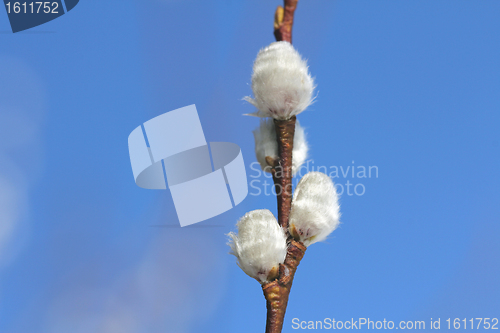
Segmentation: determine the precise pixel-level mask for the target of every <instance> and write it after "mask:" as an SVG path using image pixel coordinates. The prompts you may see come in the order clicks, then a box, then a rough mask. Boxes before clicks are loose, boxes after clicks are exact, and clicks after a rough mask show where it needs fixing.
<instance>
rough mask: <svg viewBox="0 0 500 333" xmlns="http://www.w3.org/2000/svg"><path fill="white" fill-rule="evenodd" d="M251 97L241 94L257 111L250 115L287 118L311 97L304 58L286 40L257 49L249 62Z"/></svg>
mask: <svg viewBox="0 0 500 333" xmlns="http://www.w3.org/2000/svg"><path fill="white" fill-rule="evenodd" d="M252 90H253V94H254V98H251V97H248V96H247V97H245V100H246V101H248V102H250V103H252V104H253V105H254V106H255V107H256V108H257V109H258V111H257V112H256V113H254V114H253V115H255V116H258V117H272V118H274V119H281V120H285V119H290V118H291V117H292V116H295V115H297V114H299V113H301V112H302V111H304V110H305V109H306V108H307V107H308V106H309V105H310V104H311V103H312V101H313V96H312V95H313V90H314V80H313V78H312V77H311V75H310V74H309V70H308V66H307V62H306V61H305V60H303V59H302V57H301V56H300V54H299V53H298V52H297V51H296V50H295V49H294V47H293V46H292V44H290V43H289V42H284V41H281V42H274V43H272V44H271V45H269V46H268V47H266V48H264V49H262V50H260V52H259V53H258V54H257V59H255V62H254V65H253V74H252Z"/></svg>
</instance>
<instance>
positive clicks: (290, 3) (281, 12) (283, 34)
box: [274, 0, 299, 43]
mask: <svg viewBox="0 0 500 333" xmlns="http://www.w3.org/2000/svg"><path fill="white" fill-rule="evenodd" d="M298 2H299V0H284V6H285V8H283V7H281V6H278V8H277V9H276V13H275V14H274V37H276V41H278V42H279V41H286V42H289V43H292V26H293V14H294V12H295V9H296V8H297V3H298Z"/></svg>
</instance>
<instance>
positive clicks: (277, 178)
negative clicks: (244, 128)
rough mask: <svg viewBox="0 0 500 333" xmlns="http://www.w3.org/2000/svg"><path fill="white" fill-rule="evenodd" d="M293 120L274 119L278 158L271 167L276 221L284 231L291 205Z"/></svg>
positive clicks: (294, 119)
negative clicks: (276, 210)
mask: <svg viewBox="0 0 500 333" xmlns="http://www.w3.org/2000/svg"><path fill="white" fill-rule="evenodd" d="M295 121H296V118H295V116H293V117H292V118H290V119H288V120H276V119H275V120H274V127H275V128H276V137H277V140H278V159H277V160H276V162H275V163H276V164H275V166H274V168H273V169H274V170H273V179H274V186H275V189H276V196H277V199H278V223H279V224H280V226H281V227H282V228H283V230H285V232H287V230H288V217H289V215H290V209H291V207H292V151H293V136H294V134H295Z"/></svg>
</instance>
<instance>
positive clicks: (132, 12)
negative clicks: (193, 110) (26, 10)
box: [0, 0, 500, 333]
mask: <svg viewBox="0 0 500 333" xmlns="http://www.w3.org/2000/svg"><path fill="white" fill-rule="evenodd" d="M280 3H281V2H280V1H232V2H229V1H210V2H208V1H189V0H183V1H181V0H177V1H176V0H171V1H168V0H163V1H162V0H156V1H141V2H139V1H120V2H118V1H108V2H103V1H99V2H97V1H81V2H80V3H79V4H78V6H77V7H75V9H73V10H72V11H71V12H70V13H68V14H66V15H64V16H62V17H60V18H59V19H56V20H54V21H52V22H49V23H47V24H44V25H42V26H39V27H36V28H33V29H31V30H28V31H26V32H21V33H17V34H12V33H11V32H10V26H9V23H8V19H7V14H6V13H5V12H4V13H0V39H1V42H0V332H6V333H21V332H22V333H38V332H43V333H45V332H47V333H56V332H57V333H59V332H61V333H63V332H76V333H79V332H82V333H88V332H96V333H101V332H102V333H108V332H120V333H121V332H125V333H129V332H130V333H136V332H137V333H142V332H173V333H184V332H228V333H229V332H263V331H264V326H265V300H264V298H263V295H262V291H261V289H260V286H259V284H258V283H257V282H256V281H255V280H253V279H251V278H249V277H248V276H246V275H245V274H244V273H243V272H242V271H241V270H240V269H239V268H238V267H237V265H236V264H235V258H234V257H233V256H230V255H228V251H229V248H228V247H227V245H226V244H225V243H226V236H225V234H227V233H228V232H229V231H231V230H234V225H235V223H236V221H237V219H238V218H239V217H240V216H242V215H244V214H245V213H246V212H247V211H250V210H253V209H262V208H268V209H270V210H271V211H273V212H274V213H275V212H276V208H275V207H276V203H275V198H274V197H273V196H265V195H264V194H261V195H258V196H256V195H249V196H248V197H247V199H245V201H244V202H243V203H242V204H240V205H239V206H237V207H236V208H234V209H232V210H231V211H229V212H226V213H224V214H222V215H220V216H217V217H214V218H212V219H210V220H207V221H205V222H202V223H200V224H197V225H195V226H194V227H189V228H180V227H178V220H177V216H176V213H175V210H174V207H173V203H172V199H171V196H170V193H169V191H168V190H167V191H153V190H144V189H141V188H139V187H137V186H136V185H135V183H134V180H133V176H132V170H131V167H130V161H129V157H128V147H127V137H128V135H129V133H130V132H131V131H132V130H133V129H134V128H135V127H136V126H138V125H139V124H141V123H143V122H144V121H146V120H149V119H151V118H153V117H155V116H157V115H159V114H162V113H164V112H167V111H170V110H173V109H176V108H179V107H183V106H186V105H190V104H196V106H197V109H198V112H199V115H200V118H201V122H202V124H203V127H204V131H205V136H206V138H207V140H208V141H229V142H235V143H237V144H238V145H239V146H240V147H241V148H242V151H243V155H244V160H245V163H246V165H247V173H248V176H249V181H251V180H253V179H257V182H256V183H254V184H258V185H257V186H260V187H261V189H263V186H264V181H266V180H267V181H268V182H269V179H268V178H266V177H264V176H260V177H258V178H254V177H255V176H257V173H256V171H254V170H253V169H252V168H251V163H252V162H255V157H254V152H253V149H254V148H253V135H252V130H253V129H254V128H255V127H256V126H257V125H258V120H257V119H255V118H250V117H243V116H242V114H244V113H249V112H252V111H253V107H252V106H251V105H249V104H247V103H245V102H243V101H242V100H241V99H242V97H244V96H246V95H249V94H251V89H250V85H249V84H250V75H251V69H252V63H253V60H254V58H255V56H256V54H257V52H258V51H259V49H260V48H262V47H264V46H266V45H268V44H269V43H271V42H273V41H274V37H273V34H272V23H273V15H274V10H275V8H276V6H277V5H278V4H280ZM0 12H1V10H0ZM499 17H500V2H498V1H494V0H490V1H474V2H473V1H460V0H453V1H452V0H449V1H444V0H438V1H436V0H433V1H430V0H422V1H337V0H336V1H305V0H302V1H300V3H299V6H298V9H297V12H296V22H295V25H294V33H293V38H294V40H293V41H294V45H295V47H296V48H297V49H298V50H299V52H301V53H302V54H303V56H304V57H305V58H307V59H308V61H309V65H310V71H311V73H312V74H313V76H315V77H316V83H317V85H318V88H317V91H318V98H317V102H316V103H315V104H314V105H312V106H311V107H310V108H309V109H308V110H307V111H306V112H304V113H302V114H301V115H300V116H299V120H300V121H301V124H302V125H303V126H304V127H305V128H306V130H307V137H308V141H309V143H310V156H311V160H312V161H311V162H310V166H311V167H310V170H313V169H314V170H315V169H316V168H317V167H318V166H325V167H327V168H328V169H330V167H334V166H336V167H338V168H340V167H342V168H344V170H345V169H346V168H347V167H352V166H353V165H354V166H356V167H357V166H365V167H369V166H376V167H377V169H378V177H375V175H374V174H372V177H371V178H358V177H352V174H351V175H347V176H346V177H343V176H342V175H340V177H339V178H335V179H334V181H335V182H336V183H338V184H342V185H345V184H346V182H347V181H349V182H350V183H351V184H354V185H355V184H362V187H361V185H360V186H358V193H359V192H360V190H361V189H362V188H364V190H365V192H364V194H363V195H356V194H354V195H348V194H347V193H346V192H344V193H343V195H342V197H341V211H342V214H343V215H342V222H343V224H342V227H341V228H340V229H338V230H336V231H335V232H334V234H333V235H332V237H331V238H330V239H329V240H328V241H327V242H326V243H322V244H315V245H313V246H311V247H310V248H309V249H308V250H307V253H306V256H305V257H304V260H303V261H302V263H301V264H300V266H299V269H298V271H297V275H296V278H295V281H294V286H293V289H292V293H291V296H290V301H289V306H288V311H287V317H286V319H285V325H284V330H283V331H284V332H292V331H295V330H293V329H292V328H291V327H292V319H293V318H299V319H300V320H306V321H309V320H314V321H315V320H323V319H324V318H326V317H329V318H335V319H336V320H342V321H345V320H350V319H351V318H360V317H364V318H370V319H371V320H383V319H384V318H385V319H386V320H393V321H395V322H399V321H400V320H405V321H406V320H425V321H426V328H429V326H428V324H429V320H430V318H434V319H436V318H441V326H442V327H441V328H442V330H444V327H443V326H445V322H444V321H445V320H446V319H447V318H450V317H451V318H456V317H458V318H462V319H463V318H472V317H474V318H476V317H483V318H484V317H489V318H493V317H496V318H499V317H500V310H499V309H500V285H499V278H498V277H499V275H500V243H499V241H498V240H499V236H500V224H499V222H500V221H499V216H500V208H499V207H500V206H499V199H500V194H499V193H500V192H499V191H498V188H499V185H500V182H499V176H498V175H499V171H498V170H499V168H500V158H499V157H500V154H499V153H500V138H499V134H498V129H499V125H500V114H499V109H500V61H499V59H500V34H499V31H500V20H499ZM254 168H255V167H254ZM356 170H358V169H356ZM250 193H251V194H252V193H256V190H255V189H253V188H250ZM351 193H353V192H352V188H351ZM497 327H500V324H499V325H498V326H497Z"/></svg>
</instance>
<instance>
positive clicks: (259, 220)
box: [228, 209, 287, 283]
mask: <svg viewBox="0 0 500 333" xmlns="http://www.w3.org/2000/svg"><path fill="white" fill-rule="evenodd" d="M236 226H237V227H238V234H235V233H233V232H230V233H229V234H228V236H229V237H230V240H229V243H228V245H229V246H230V247H231V250H232V251H231V254H233V255H234V256H236V258H237V259H238V266H240V268H241V269H242V270H243V271H244V272H245V273H246V274H247V275H248V276H250V277H253V278H255V279H256V280H257V281H259V282H260V283H267V282H270V281H272V280H274V279H275V278H276V277H277V275H278V270H279V264H282V263H283V262H284V261H285V256H286V249H287V245H286V237H285V233H284V232H283V229H281V227H280V226H279V225H278V221H276V218H275V217H274V215H273V213H271V212H270V211H269V210H267V209H258V210H254V211H251V212H248V213H246V214H245V216H243V217H242V218H241V219H240V220H239V221H238V223H237V224H236Z"/></svg>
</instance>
